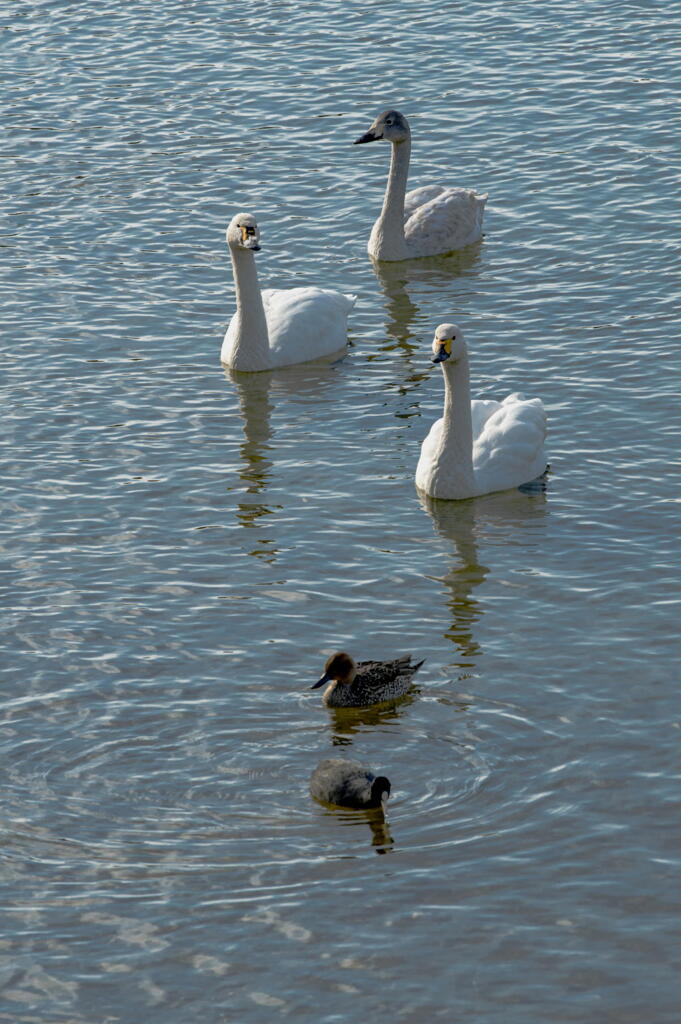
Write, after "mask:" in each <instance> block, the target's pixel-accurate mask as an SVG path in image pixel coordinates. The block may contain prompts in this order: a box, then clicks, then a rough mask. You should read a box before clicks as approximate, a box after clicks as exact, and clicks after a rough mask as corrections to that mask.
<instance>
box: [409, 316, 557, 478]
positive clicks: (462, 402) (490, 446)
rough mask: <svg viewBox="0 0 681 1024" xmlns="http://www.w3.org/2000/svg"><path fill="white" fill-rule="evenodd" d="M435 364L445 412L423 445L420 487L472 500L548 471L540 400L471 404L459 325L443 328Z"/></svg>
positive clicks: (418, 474) (437, 335)
mask: <svg viewBox="0 0 681 1024" xmlns="http://www.w3.org/2000/svg"><path fill="white" fill-rule="evenodd" d="M433 352H434V357H433V362H434V363H441V364H442V371H443V373H444V378H445V407H444V415H443V417H442V419H439V420H437V422H436V423H434V424H433V426H432V427H431V428H430V433H429V434H428V436H427V438H426V439H425V441H424V442H423V444H422V446H421V457H420V458H419V463H418V466H417V467H416V486H417V487H418V488H419V490H421V491H425V493H426V494H429V495H430V496H431V497H432V498H473V497H475V496H476V495H480V494H490V493H491V492H492V491H505V490H507V489H508V488H511V487H519V486H520V485H521V484H525V483H529V482H530V481H531V480H535V479H536V478H537V477H538V476H540V475H541V474H542V473H543V472H544V471H545V469H546V456H545V455H544V437H545V436H546V413H545V411H544V405H543V403H542V401H541V399H540V398H530V399H525V398H524V397H523V395H520V394H513V395H509V396H508V398H505V399H504V401H503V402H494V401H487V400H476V401H473V402H471V397H470V390H469V375H468V351H467V349H466V343H465V341H464V340H463V332H462V331H461V329H460V328H459V327H457V326H456V324H440V326H439V327H438V328H437V330H436V331H435V338H434V339H433Z"/></svg>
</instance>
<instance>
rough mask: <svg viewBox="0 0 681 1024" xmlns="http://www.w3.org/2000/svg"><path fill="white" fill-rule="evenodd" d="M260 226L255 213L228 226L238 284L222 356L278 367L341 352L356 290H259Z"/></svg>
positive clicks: (247, 366) (234, 362)
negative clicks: (257, 255)
mask: <svg viewBox="0 0 681 1024" xmlns="http://www.w3.org/2000/svg"><path fill="white" fill-rule="evenodd" d="M259 242H260V231H259V229H258V225H257V223H256V220H255V217H253V216H252V214H250V213H237V215H236V216H235V217H233V218H232V220H231V221H230V223H229V226H228V228H227V244H228V246H229V251H230V254H231V257H232V267H233V270H234V284H235V287H236V313H235V314H234V316H233V317H232V319H231V321H230V324H229V327H228V328H227V333H226V334H225V338H224V341H223V343H222V351H221V353H220V359H221V361H222V362H223V363H224V364H225V365H226V366H229V367H231V368H232V369H233V370H245V371H256V370H273V369H276V368H277V367H279V366H291V365H292V364H294V363H306V362H309V361H310V360H313V359H321V358H324V357H326V356H330V355H332V354H334V353H340V352H341V350H342V349H344V348H345V346H346V345H347V341H348V339H347V330H348V314H349V312H350V310H351V309H352V307H353V306H354V304H355V300H356V296H354V295H343V293H342V292H338V291H333V290H331V289H328V288H316V287H306V288H289V289H285V290H277V289H272V288H266V289H265V290H264V291H262V292H261V291H260V286H259V284H258V274H257V271H256V268H255V256H254V253H256V252H259V251H260V245H259Z"/></svg>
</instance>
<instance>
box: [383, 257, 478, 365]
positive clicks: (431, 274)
mask: <svg viewBox="0 0 681 1024" xmlns="http://www.w3.org/2000/svg"><path fill="white" fill-rule="evenodd" d="M371 263H372V266H373V268H374V273H375V274H376V277H377V279H378V283H379V284H380V286H381V289H382V291H383V294H384V296H385V310H386V313H387V316H388V320H387V322H386V331H387V333H388V335H389V336H390V337H391V338H394V340H395V341H396V342H397V343H398V345H400V346H402V347H403V348H406V349H407V351H411V348H412V347H413V345H414V344H415V343H412V342H411V338H413V337H414V336H415V334H416V333H417V329H418V330H421V329H425V327H426V325H427V324H428V322H429V320H430V317H429V316H428V315H427V314H424V315H423V316H420V306H419V305H417V303H416V302H414V301H413V299H412V298H411V296H410V295H409V293H408V291H407V286H408V285H417V286H421V285H422V286H423V289H424V290H425V289H428V290H434V289H437V293H438V297H442V296H443V294H444V296H445V297H447V296H449V304H450V306H451V305H456V307H457V308H459V307H460V306H461V301H460V299H459V297H458V291H457V289H456V288H455V287H453V286H452V282H453V280H454V279H456V278H459V277H472V276H474V275H476V274H477V273H478V271H479V266H478V264H479V263H480V246H479V245H474V246H468V247H467V248H466V249H462V250H461V251H460V252H453V253H450V254H449V255H447V256H429V257H428V258H427V259H421V260H404V261H403V262H401V263H383V262H380V261H378V260H372V261H371ZM447 285H449V286H450V288H449V289H448V288H447V287H446V286H447ZM419 321H421V324H419ZM417 325H418V327H417Z"/></svg>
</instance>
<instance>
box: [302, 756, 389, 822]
mask: <svg viewBox="0 0 681 1024" xmlns="http://www.w3.org/2000/svg"><path fill="white" fill-rule="evenodd" d="M310 793H311V794H312V796H313V797H314V798H315V800H321V801H322V803H325V804H337V805H338V806H340V807H352V808H355V809H360V808H371V807H382V806H383V804H384V802H385V801H386V800H387V799H388V797H389V796H390V782H389V780H388V779H386V777H385V775H379V776H375V775H374V774H373V772H370V771H369V769H368V768H363V767H362V765H361V764H357V762H356V761H345V760H342V759H341V758H338V757H331V758H329V759H328V760H326V761H321V762H320V764H318V765H317V767H316V768H315V770H314V771H313V773H312V777H311V779H310Z"/></svg>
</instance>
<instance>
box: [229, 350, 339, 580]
mask: <svg viewBox="0 0 681 1024" xmlns="http://www.w3.org/2000/svg"><path fill="white" fill-rule="evenodd" d="M336 362H338V357H337V356H333V357H329V358H327V359H322V360H318V361H316V362H314V363H306V364H303V365H301V366H292V367H290V368H287V369H282V370H277V371H270V372H268V371H263V372H262V373H236V372H234V371H233V370H229V369H225V377H226V378H227V380H228V381H230V383H231V385H232V386H233V387H234V389H235V390H236V393H237V398H238V401H239V411H240V413H241V419H242V421H243V431H244V439H243V441H242V442H241V444H240V445H239V453H240V455H241V464H240V466H239V467H238V468H237V472H238V475H239V478H240V480H241V481H242V484H243V485H245V486H243V487H241V488H240V490H241V491H242V492H244V493H245V494H246V495H248V498H247V500H245V501H238V502H237V508H236V517H237V519H238V520H239V522H240V523H241V524H242V525H243V526H246V527H255V526H260V525H262V524H261V523H260V522H259V520H261V519H262V518H263V517H268V516H270V515H272V514H273V513H274V512H275V511H276V510H277V509H278V508H279V507H280V506H278V505H271V504H269V503H266V502H262V501H258V500H256V499H255V497H254V496H257V495H262V494H263V493H264V492H266V490H267V487H268V485H269V483H270V480H271V477H272V459H271V458H270V453H271V452H272V451H273V450H274V445H273V443H272V438H273V431H272V427H271V423H270V416H271V413H272V411H273V410H274V406H275V402H274V398H276V396H277V395H283V396H284V397H291V398H292V399H293V400H294V401H296V400H301V401H306V400H315V401H317V400H318V398H319V396H320V394H322V393H323V391H324V390H326V389H328V388H330V387H332V385H333V384H334V383H335V381H334V377H333V369H332V367H333V364H334V363H336ZM254 553H256V554H258V553H260V554H262V553H263V552H254ZM271 555H272V552H267V556H268V560H269V558H270V556H271Z"/></svg>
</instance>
